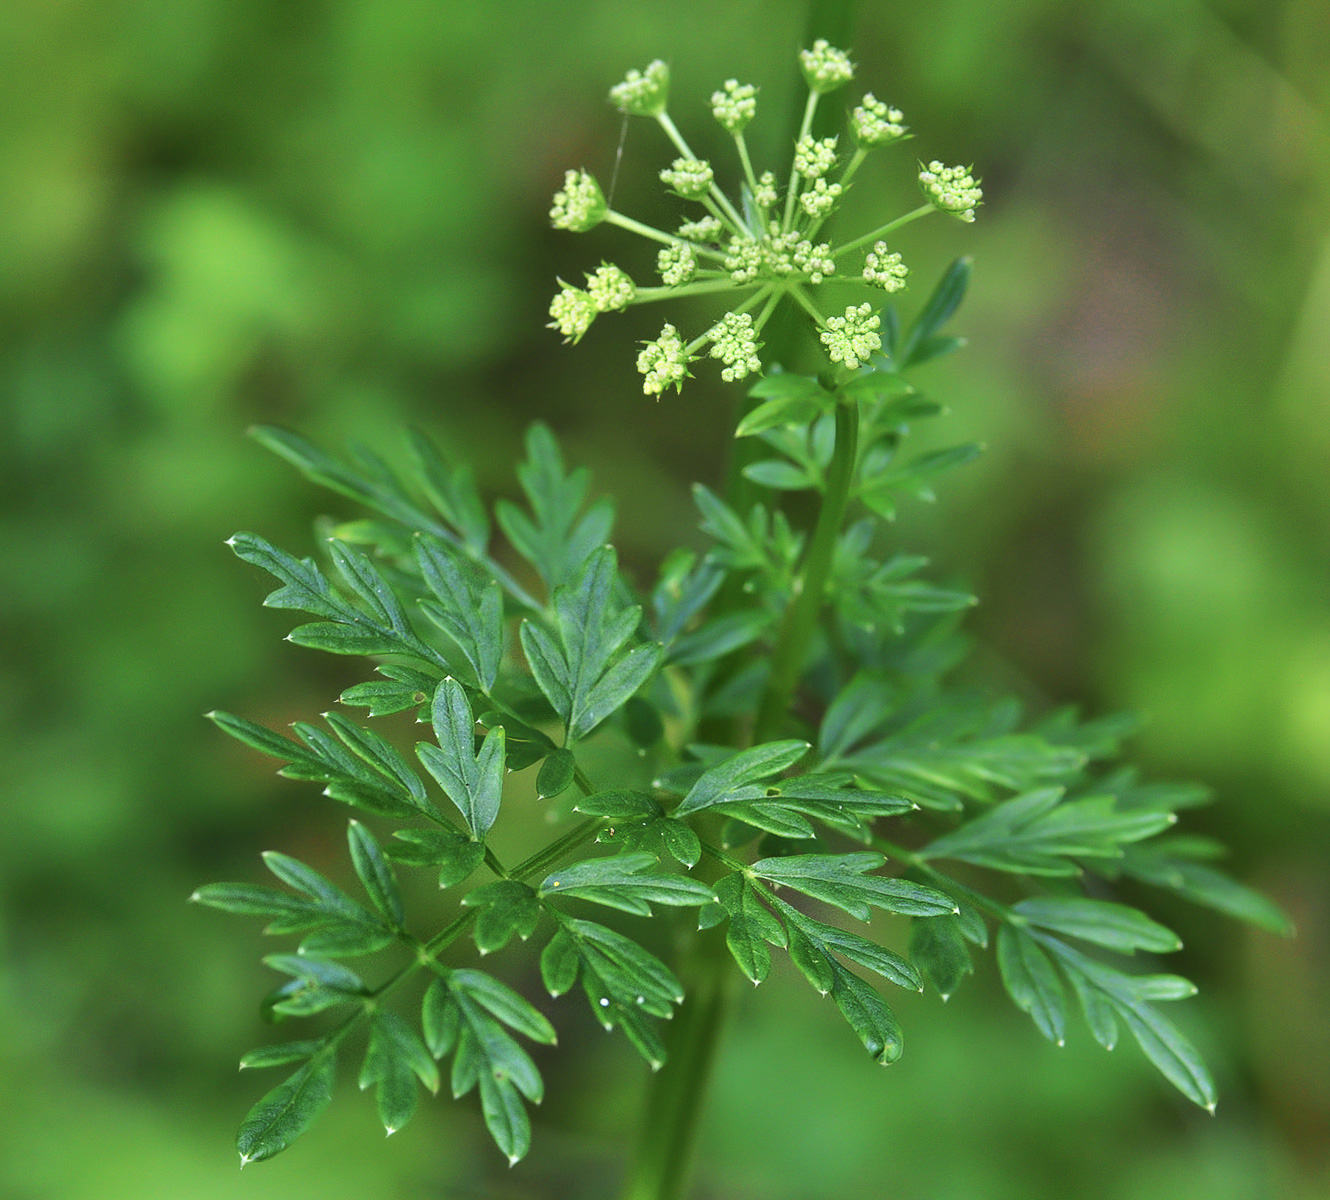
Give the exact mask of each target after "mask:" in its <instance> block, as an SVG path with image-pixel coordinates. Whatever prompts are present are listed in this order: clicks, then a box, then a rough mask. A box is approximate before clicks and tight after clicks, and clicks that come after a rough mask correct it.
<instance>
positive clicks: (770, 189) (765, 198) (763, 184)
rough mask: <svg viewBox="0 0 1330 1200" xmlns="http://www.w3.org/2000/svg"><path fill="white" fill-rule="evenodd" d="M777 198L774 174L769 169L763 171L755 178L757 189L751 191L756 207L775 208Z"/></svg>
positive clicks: (778, 194) (778, 197) (778, 196)
mask: <svg viewBox="0 0 1330 1200" xmlns="http://www.w3.org/2000/svg"><path fill="white" fill-rule="evenodd" d="M779 199H780V193H779V192H777V191H776V176H775V175H774V174H773V173H772V172H771V171H763V172H762V174H761V175H759V176H758V179H757V191H755V192H754V193H753V200H754V202H755V203H756V204H757V206H758V208H775V207H776V202H777V201H778V200H779Z"/></svg>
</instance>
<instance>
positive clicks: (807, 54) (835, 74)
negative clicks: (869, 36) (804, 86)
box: [799, 38, 854, 95]
mask: <svg viewBox="0 0 1330 1200" xmlns="http://www.w3.org/2000/svg"><path fill="white" fill-rule="evenodd" d="M799 66H800V67H801V68H802V70H803V73H804V79H805V80H806V81H807V83H808V90H809V91H810V92H817V93H818V94H819V95H822V94H825V93H826V92H834V91H835V90H836V89H837V88H838V87H842V86H844V85H845V84H847V83H849V82H850V80H851V79H853V78H854V64H853V63H852V62H850V56H849V55H848V54H846V53H845V51H844V50H837V49H836V47H835V46H833V45H831V44H830V43H829V42H828V41H827V39H826V38H818V39H817V41H815V42H814V43H813V48H812V49H811V50H800V51H799Z"/></svg>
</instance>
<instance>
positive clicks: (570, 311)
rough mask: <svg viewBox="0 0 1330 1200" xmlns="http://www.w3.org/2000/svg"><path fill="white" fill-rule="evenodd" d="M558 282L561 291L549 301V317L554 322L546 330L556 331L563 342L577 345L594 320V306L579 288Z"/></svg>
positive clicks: (561, 281)
mask: <svg viewBox="0 0 1330 1200" xmlns="http://www.w3.org/2000/svg"><path fill="white" fill-rule="evenodd" d="M559 282H560V283H562V284H563V290H562V291H561V292H560V293H559V294H558V295H557V296H555V297H554V299H553V300H552V301H550V316H552V317H553V318H554V320H553V321H551V322H550V323H549V325H547V326H546V328H547V329H557V330H558V331H559V332H560V333H561V334H563V340H564V341H565V342H573V343H577V342H580V341H581V340H582V335H583V334H584V333H586V331H587V330H588V329H590V328H591V322H592V321H594V320H595V319H596V311H597V309H596V304H595V301H593V300H592V299H591V297H590V296H589V295H588V294H587V293H586V292H584V291H582V290H581V289H580V288H575V287H569V286H568V284H566V283H563V280H562V279H561V280H559Z"/></svg>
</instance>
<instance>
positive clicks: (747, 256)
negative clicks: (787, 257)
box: [725, 237, 764, 283]
mask: <svg viewBox="0 0 1330 1200" xmlns="http://www.w3.org/2000/svg"><path fill="white" fill-rule="evenodd" d="M726 250H727V251H728V253H727V254H726V256H725V269H726V270H727V271H728V272H729V273H730V279H731V280H732V281H733V282H734V283H750V282H751V281H752V280H754V279H756V278H757V276H758V274H759V272H760V271H761V270H762V266H763V262H764V256H763V254H762V247H761V246H760V245H759V244H758V243H757V242H756V241H755V240H754V239H753V238H750V237H735V238H731V239H730V244H729V245H728V246H727V247H726Z"/></svg>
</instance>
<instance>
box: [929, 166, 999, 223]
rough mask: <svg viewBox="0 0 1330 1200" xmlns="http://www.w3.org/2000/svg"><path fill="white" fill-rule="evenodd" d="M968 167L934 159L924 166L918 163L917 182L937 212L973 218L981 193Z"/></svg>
mask: <svg viewBox="0 0 1330 1200" xmlns="http://www.w3.org/2000/svg"><path fill="white" fill-rule="evenodd" d="M970 170H971V168H969V167H946V166H943V165H942V163H940V162H937V161H933V162H931V163H929V164H928V166H927V167H924V166H923V165H922V164H921V165H920V170H919V186H920V187H922V188H923V189H924V195H925V196H926V197H927V198H928V199H929V201H930V202H931V203H932V205H933V207H934V208H936V209H938V210H939V211H940V212H945V213H950V214H951V215H952V216H953V217H958V218H959V219H960V220H962V221H973V220H974V210H975V208H976V206H978V205H979V204H981V203H982V202H983V198H984V193H983V190H982V189H981V188H980V187H979V181H978V180H977V179H975V177H974V176H973V175H971V174H970Z"/></svg>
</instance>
